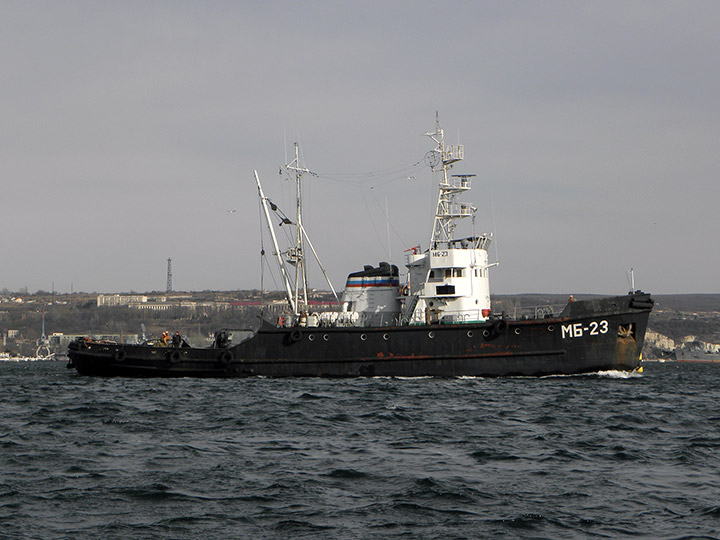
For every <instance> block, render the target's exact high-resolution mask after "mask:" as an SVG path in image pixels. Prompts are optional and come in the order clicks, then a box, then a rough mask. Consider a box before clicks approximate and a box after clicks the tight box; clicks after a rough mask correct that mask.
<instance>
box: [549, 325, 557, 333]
mask: <svg viewBox="0 0 720 540" xmlns="http://www.w3.org/2000/svg"><path fill="white" fill-rule="evenodd" d="M554 331H555V327H554V326H553V325H552V324H551V325H550V326H548V332H554Z"/></svg>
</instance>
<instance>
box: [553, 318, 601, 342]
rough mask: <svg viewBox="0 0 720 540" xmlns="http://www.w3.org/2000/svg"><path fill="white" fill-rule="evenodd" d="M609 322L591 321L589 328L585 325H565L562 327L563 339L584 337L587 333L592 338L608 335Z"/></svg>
mask: <svg viewBox="0 0 720 540" xmlns="http://www.w3.org/2000/svg"><path fill="white" fill-rule="evenodd" d="M607 331H608V322H607V321H604V320H603V321H600V322H597V321H590V322H589V323H588V325H587V326H583V323H579V322H578V323H574V324H564V325H563V327H562V337H563V339H565V338H566V337H572V338H576V337H583V336H584V335H585V334H586V333H587V334H590V335H591V336H599V335H600V334H607Z"/></svg>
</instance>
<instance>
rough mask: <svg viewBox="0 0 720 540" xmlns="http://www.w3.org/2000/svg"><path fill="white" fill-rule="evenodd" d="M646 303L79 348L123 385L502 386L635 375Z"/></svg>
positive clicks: (623, 300)
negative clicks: (507, 379) (527, 379)
mask: <svg viewBox="0 0 720 540" xmlns="http://www.w3.org/2000/svg"><path fill="white" fill-rule="evenodd" d="M652 304H653V301H652V299H651V298H650V296H649V295H647V294H643V293H636V294H631V295H627V296H618V297H610V298H601V299H595V300H583V301H576V302H571V303H569V304H568V305H567V307H566V308H565V309H564V310H563V312H562V313H561V314H560V316H558V317H554V318H545V319H537V320H525V321H509V320H496V321H488V322H486V323H477V324H452V325H418V326H397V327H376V328H335V327H333V328H323V327H320V328H275V327H272V326H270V325H267V324H266V325H264V326H262V327H261V328H260V329H259V330H258V331H257V332H256V333H255V334H254V335H253V336H252V337H251V338H250V339H248V340H247V341H245V342H243V343H240V344H238V345H235V346H233V347H230V348H226V349H219V348H192V347H190V348H167V347H150V346H146V345H117V344H110V343H98V342H89V341H76V342H73V343H72V344H71V345H70V347H69V351H68V357H69V358H70V363H69V365H68V367H71V368H72V367H74V368H75V369H77V371H78V373H80V374H82V375H98V376H124V377H252V376H265V377H372V376H380V377H424V376H430V377H462V376H468V377H499V376H544V375H558V374H568V375H572V374H579V373H589V372H595V371H604V370H624V371H629V370H633V369H635V368H637V367H638V366H639V364H640V352H641V350H642V346H643V341H644V337H645V330H646V328H647V321H648V317H649V315H650V311H651V310H652Z"/></svg>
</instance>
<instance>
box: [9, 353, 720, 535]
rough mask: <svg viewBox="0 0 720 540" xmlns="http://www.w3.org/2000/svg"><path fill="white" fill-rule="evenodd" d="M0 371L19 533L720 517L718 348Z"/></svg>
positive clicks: (501, 525) (286, 531)
mask: <svg viewBox="0 0 720 540" xmlns="http://www.w3.org/2000/svg"><path fill="white" fill-rule="evenodd" d="M0 380H1V381H2V392H0V465H1V466H0V538H2V539H6V538H7V539H9V540H15V539H21V538H22V539H26V538H42V539H48V540H53V539H66V538H73V539H85V538H87V539H91V538H92V539H94V538H103V539H106V538H107V539H115V538H117V539H120V538H122V539H126V538H153V539H172V538H184V539H185V538H187V539H200V538H202V539H206V538H308V539H310V538H312V539H317V538H319V539H324V538H327V539H336V538H360V539H364V538H368V539H375V538H377V539H394V538H398V539H400V538H403V539H404V538H407V539H418V538H433V539H456V538H534V539H556V538H647V539H679V538H688V539H689V538H718V536H719V535H718V533H717V531H718V530H720V522H719V521H718V520H719V519H720V510H719V508H720V507H718V503H717V501H718V496H719V495H720V472H719V471H720V457H719V456H720V453H719V452H718V451H717V449H718V448H720V421H719V419H720V416H719V415H718V413H717V405H716V404H717V403H718V402H719V401H720V390H719V389H720V370H718V369H717V366H708V365H697V366H695V365H689V366H679V365H677V364H649V365H647V366H646V370H645V373H644V375H642V376H634V377H630V378H627V377H622V376H620V375H619V374H612V373H609V374H595V375H589V376H581V377H548V378H543V379H532V378H511V379H497V380H491V379H457V380H452V379H451V380H447V379H418V380H413V379H404V380H399V379H390V378H384V379H373V378H366V379H357V380H340V381H338V380H315V379H299V380H273V379H249V380H227V381H223V380H207V381H205V380H194V379H180V380H125V379H93V378H83V377H79V376H77V375H75V374H74V373H72V372H69V371H67V370H65V369H64V366H63V365H62V364H61V363H54V362H36V363H33V364H28V365H23V366H22V369H21V368H19V367H18V366H17V365H15V363H0Z"/></svg>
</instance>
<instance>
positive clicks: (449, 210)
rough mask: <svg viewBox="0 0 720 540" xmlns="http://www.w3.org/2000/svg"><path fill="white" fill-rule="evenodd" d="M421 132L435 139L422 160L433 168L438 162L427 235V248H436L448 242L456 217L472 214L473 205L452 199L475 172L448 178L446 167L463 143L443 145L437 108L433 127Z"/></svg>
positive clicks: (466, 187) (461, 152)
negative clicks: (439, 173)
mask: <svg viewBox="0 0 720 540" xmlns="http://www.w3.org/2000/svg"><path fill="white" fill-rule="evenodd" d="M425 135H426V136H427V137H430V138H431V139H432V140H433V141H435V142H436V143H437V148H434V149H433V150H430V151H429V152H428V153H427V154H425V161H426V162H427V163H428V165H430V167H431V168H432V170H433V171H434V170H436V168H437V167H438V166H439V165H440V166H442V179H441V180H440V184H439V189H438V199H437V206H436V207H435V219H434V221H433V230H432V235H431V237H430V249H438V246H440V245H442V244H444V245H445V246H449V244H450V240H452V235H453V231H454V230H455V227H456V224H455V220H456V219H458V218H463V217H469V216H472V214H473V211H474V208H473V206H472V205H471V204H467V203H458V202H456V201H455V199H456V197H457V195H458V194H460V193H462V192H464V191H467V190H469V189H470V180H469V179H470V177H471V176H475V175H458V176H453V177H452V179H450V178H448V171H449V170H450V169H451V168H452V165H453V163H456V162H458V161H460V160H462V159H463V157H464V147H463V145H462V144H458V145H457V146H450V147H448V148H446V147H445V136H444V132H443V129H442V128H441V127H440V120H439V117H438V113H437V112H436V113H435V131H434V132H427V133H425Z"/></svg>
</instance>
